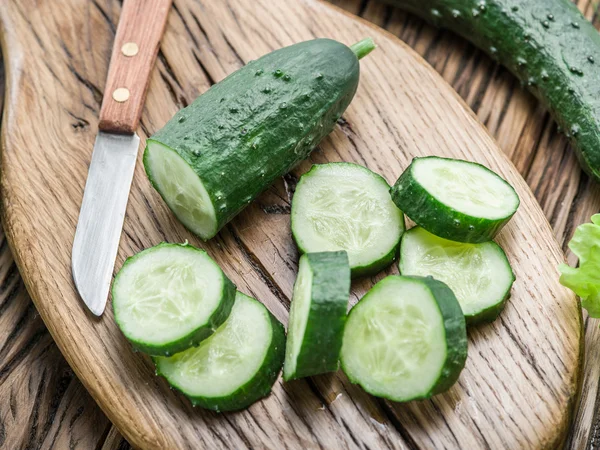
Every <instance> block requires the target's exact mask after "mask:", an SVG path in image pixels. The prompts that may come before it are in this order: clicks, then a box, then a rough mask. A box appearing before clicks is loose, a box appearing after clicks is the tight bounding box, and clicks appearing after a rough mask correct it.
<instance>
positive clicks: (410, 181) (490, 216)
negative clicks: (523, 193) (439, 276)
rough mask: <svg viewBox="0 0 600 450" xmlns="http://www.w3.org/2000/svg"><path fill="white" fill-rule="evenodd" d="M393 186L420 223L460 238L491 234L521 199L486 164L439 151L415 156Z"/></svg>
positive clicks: (486, 238) (445, 235)
mask: <svg viewBox="0 0 600 450" xmlns="http://www.w3.org/2000/svg"><path fill="white" fill-rule="evenodd" d="M391 192H392V199H393V200H394V202H395V203H396V205H398V208H400V209H402V210H403V211H404V213H405V214H406V215H407V216H408V217H410V218H411V219H412V220H413V221H414V222H416V223H417V224H418V225H421V226H422V227H423V228H425V229H426V230H427V231H429V232H430V233H433V234H435V235H436V236H440V237H443V238H446V239H451V240H453V241H459V242H471V243H478V242H486V241H490V240H492V239H493V238H494V236H496V234H497V233H498V232H499V231H500V230H501V229H502V227H503V226H504V225H505V224H506V223H507V222H508V221H509V220H510V218H511V217H512V216H513V215H514V213H515V212H516V211H517V208H518V207H519V203H520V201H519V196H518V195H517V193H516V192H515V190H514V189H513V187H512V186H511V185H510V184H508V183H507V182H506V181H505V180H503V179H502V178H500V177H499V176H498V175H497V174H495V173H494V172H492V171H491V170H489V169H488V168H486V167H484V166H482V165H481V164H476V163H473V162H468V161H461V160H457V159H448V158H438V157H435V156H429V157H426V158H415V159H413V161H412V163H411V164H410V166H409V167H408V168H407V169H406V170H405V171H404V173H403V174H402V175H401V176H400V178H398V181H396V184H395V185H394V187H393V188H392V191H391Z"/></svg>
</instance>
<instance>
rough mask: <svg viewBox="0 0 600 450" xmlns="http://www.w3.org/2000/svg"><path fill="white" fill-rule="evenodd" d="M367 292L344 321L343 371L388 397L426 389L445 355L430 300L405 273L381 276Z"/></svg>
mask: <svg viewBox="0 0 600 450" xmlns="http://www.w3.org/2000/svg"><path fill="white" fill-rule="evenodd" d="M367 295H368V296H367V297H365V298H363V300H361V302H359V303H358V304H357V306H355V307H354V308H355V309H356V311H355V310H352V311H351V314H350V315H349V317H348V320H347V322H346V328H345V330H344V342H343V345H342V353H341V357H342V361H343V367H344V371H345V372H346V374H347V375H348V377H349V378H350V379H351V380H352V381H354V382H358V383H359V384H361V385H362V386H363V387H364V388H365V389H366V390H367V391H368V392H370V393H372V394H374V395H379V396H382V397H386V398H389V399H392V400H397V401H402V400H403V399H407V398H414V397H417V396H419V395H425V394H427V393H428V392H429V391H430V390H431V388H432V386H434V385H435V383H436V381H437V380H438V378H439V377H440V372H441V370H442V368H443V366H444V363H445V360H446V336H445V331H444V330H445V328H444V323H443V317H442V315H441V313H440V311H439V308H438V306H437V303H436V300H435V299H434V298H433V296H432V294H431V292H430V291H429V289H427V288H426V287H425V286H424V285H423V284H421V283H419V282H418V281H415V280H409V279H393V280H389V281H386V282H385V284H382V285H380V286H379V287H378V288H376V290H373V291H371V292H370V293H369V294H367Z"/></svg>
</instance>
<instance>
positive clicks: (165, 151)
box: [144, 139, 218, 240]
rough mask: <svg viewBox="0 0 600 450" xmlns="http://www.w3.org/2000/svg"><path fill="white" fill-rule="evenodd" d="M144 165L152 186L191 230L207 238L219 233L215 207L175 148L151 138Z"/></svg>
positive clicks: (147, 145)
mask: <svg viewBox="0 0 600 450" xmlns="http://www.w3.org/2000/svg"><path fill="white" fill-rule="evenodd" d="M144 167H145V169H146V174H147V175H148V178H149V179H150V182H151V183H152V186H153V187H154V188H155V189H156V190H157V191H158V193H159V194H160V195H161V197H162V198H163V200H164V201H165V202H166V203H167V205H168V206H169V208H170V209H171V211H173V213H174V214H175V216H176V217H177V218H178V219H179V220H180V221H181V223H183V225H185V227H186V228H187V229H188V230H190V231H191V232H192V233H194V234H196V235H198V236H199V237H201V238H202V239H204V240H208V239H210V238H212V237H214V236H215V235H216V234H217V232H218V221H217V215H216V212H215V207H214V205H213V202H212V200H211V197H210V195H209V193H208V191H207V190H206V188H205V187H204V183H203V182H202V180H201V179H200V177H198V175H197V174H196V173H195V172H194V170H193V169H192V168H191V167H190V164H189V163H188V161H186V160H185V159H184V158H182V157H181V156H180V154H179V153H178V152H177V151H176V150H174V149H172V148H170V147H168V146H166V145H164V144H162V143H161V142H158V141H156V140H153V139H149V140H148V142H147V144H146V150H145V152H144Z"/></svg>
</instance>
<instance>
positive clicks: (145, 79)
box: [98, 0, 172, 133]
mask: <svg viewBox="0 0 600 450" xmlns="http://www.w3.org/2000/svg"><path fill="white" fill-rule="evenodd" d="M171 3H172V0H125V2H124V4H123V9H122V10H121V18H120V19H119V26H118V27H117V34H116V36H115V42H114V45H113V51H112V56H111V58H110V66H109V68H108V78H107V80H106V87H105V90H104V98H103V99H102V107H101V109H100V123H99V125H98V127H99V128H100V130H102V131H110V132H113V133H135V130H136V129H137V126H138V123H139V121H140V116H141V115H142V108H143V106H144V99H145V98H146V90H147V89H148V83H149V81H150V71H151V70H152V67H153V66H154V61H155V59H156V55H157V53H158V48H159V42H160V38H161V36H162V34H163V31H164V29H165V25H166V23H167V15H168V13H169V9H170V8H171Z"/></svg>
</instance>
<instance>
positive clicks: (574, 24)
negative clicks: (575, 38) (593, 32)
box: [571, 22, 579, 29]
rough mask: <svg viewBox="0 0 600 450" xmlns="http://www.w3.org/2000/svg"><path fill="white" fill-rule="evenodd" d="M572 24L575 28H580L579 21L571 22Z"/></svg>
mask: <svg viewBox="0 0 600 450" xmlns="http://www.w3.org/2000/svg"><path fill="white" fill-rule="evenodd" d="M571 26H572V27H573V28H575V29H579V22H571Z"/></svg>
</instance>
